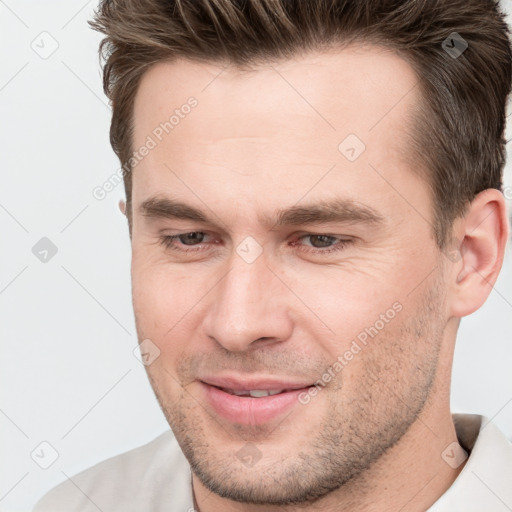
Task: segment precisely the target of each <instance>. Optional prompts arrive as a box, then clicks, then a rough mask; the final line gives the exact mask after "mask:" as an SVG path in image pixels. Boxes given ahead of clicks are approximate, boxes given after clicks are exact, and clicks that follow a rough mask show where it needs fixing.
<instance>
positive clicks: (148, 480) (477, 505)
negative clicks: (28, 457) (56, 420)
mask: <svg viewBox="0 0 512 512" xmlns="http://www.w3.org/2000/svg"><path fill="white" fill-rule="evenodd" d="M453 418H454V423H455V428H456V431H457V437H458V439H459V442H460V443H461V445H462V446H463V447H464V448H465V449H466V451H467V452H468V453H470V455H469V459H468V460H467V462H466V464H465V466H464V468H463V469H462V471H461V472H460V474H459V476H458V477H457V479H456V480H455V482H454V483H453V484H452V486H451V487H450V488H449V489H448V491H447V492H446V493H445V494H443V495H442V496H441V497H440V498H439V499H438V500H437V501H436V502H435V503H434V505H432V507H430V508H429V509H428V512H507V511H508V512H510V511H512V444H511V443H510V442H509V441H508V440H507V438H506V437H505V436H504V435H503V434H502V433H501V432H500V431H499V430H498V429H497V427H496V426H495V425H493V424H492V423H490V422H489V421H488V420H487V419H486V418H484V417H483V416H477V415H469V414H454V415H453ZM439 456H441V455H439ZM98 510H101V511H102V512H132V511H133V512H193V511H194V501H193V497H192V488H191V470H190V465H189V463H188V461H187V459H186V458H185V456H184V455H183V452H182V451H181V449H180V447H179V445H178V443H177V441H176V439H175V438H174V436H173V434H172V432H171V431H170V430H168V431H166V432H164V433H163V434H161V435H160V436H158V437H157V438H156V439H154V440H153V441H151V442H150V443H148V444H146V445H144V446H141V447H139V448H136V449H134V450H130V451H128V452H126V453H123V454H121V455H118V456H116V457H112V458H111V459H108V460H105V461H103V462H100V463H99V464H96V465H95V466H93V467H92V468H89V469H87V470H85V471H83V472H81V473H79V474H78V475H76V476H73V477H72V478H70V479H68V480H66V481H65V482H63V483H61V484H60V485H58V486H57V487H55V488H54V489H52V490H51V491H50V492H49V493H48V494H46V495H45V496H44V497H43V498H42V499H41V500H40V501H39V502H38V503H37V505H36V507H35V508H34V511H33V512H98Z"/></svg>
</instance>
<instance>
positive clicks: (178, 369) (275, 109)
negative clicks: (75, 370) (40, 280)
mask: <svg viewBox="0 0 512 512" xmlns="http://www.w3.org/2000/svg"><path fill="white" fill-rule="evenodd" d="M92 25H93V27H94V28H95V29H97V30H100V31H102V32H103V33H104V34H105V35H106V38H105V39H104V42H103V44H102V51H103V55H104V57H105V59H106V64H105V69H104V73H105V74H104V86H105V91H106V93H107V95H108V96H109V98H110V99H111V101H112V106H113V119H112V128H111V142H112V145H113V148H114V150H115V151H116V153H117V155H118V156H119V158H120V161H121V164H122V169H123V176H124V181H125V190H126V204H124V203H122V204H121V208H122V211H123V213H125V214H126V216H127V219H128V224H129V232H130V238H131V243H132V289H133V304H134V311H135V318H136V324H137V333H138V339H139V341H140V344H141V351H142V354H143V355H142V357H143V358H144V361H145V363H146V365H147V366H146V368H147V371H148V376H149V379H150V381H151V384H152V386H153V389H154V391H155V394H156V396H157V398H158V400H159V403H160V405H161V407H162V410H163V412H164V414H165V416H166V418H167V420H168V422H169V425H170V427H171V429H172V433H173V434H171V431H169V432H167V433H165V434H163V435H162V436H160V437H159V438H157V439H156V440H154V441H153V442H152V443H150V444H148V445H147V446H144V447H141V448H138V449H136V450H133V451H131V452H128V453H126V454H123V455H120V456H118V457H114V458H113V459H110V460H108V461H106V462H103V463H101V464H99V465H97V466H95V467H94V468H92V469H89V470H86V471H85V472H83V473H81V474H80V475H77V476H76V477H74V478H73V479H72V482H71V481H68V482H66V483H64V484H62V485H61V486H59V487H57V488H56V490H54V491H52V492H51V493H49V494H48V495H47V496H46V497H44V498H43V499H42V500H41V502H40V503H39V505H38V506H36V511H38V512H41V511H50V510H51V511H57V510H65V511H67V512H69V511H75V510H76V511H89V510H98V509H99V510H102V511H103V512H110V511H114V510H115V511H121V510H122V511H127V510H137V511H142V510H147V511H150V510H151V511H164V510H165V511H186V510H189V511H192V510H199V511H201V512H213V511H277V510H279V511H288V510H290V511H291V510H308V511H317V510H322V511H340V510H350V511H374V510H375V511H377V510H378V511H382V510H390V511H398V510H400V511H423V510H431V511H452V512H453V511H465V512H467V511H482V510H492V511H501V510H511V509H512V485H511V483H512V447H511V446H510V443H509V442H508V441H507V439H506V438H505V437H504V436H503V434H501V433H500V432H499V431H498V430H497V428H496V427H495V426H494V425H493V424H492V423H489V422H488V420H486V419H485V418H482V417H481V416H472V415H454V416H452V415H451V413H450V404H449V396H450V373H451V366H452V356H453V350H454V344H455V338H456V333H457V329H458V326H459V322H460V319H461V318H462V317H464V316H466V315H469V314H470V313H472V312H474V311H475V310H476V309H478V308H479V307H480V306H481V305H482V304H483V303H484V302H485V300H486V298H487V296H488V295H489V293H490V291H491V289H492V286H493V284H494V283H495V281H496V278H497V276H498V273H499V270H500V268H501V265H502V260H503V254H504V251H505V245H506V241H507V236H508V224H507V216H506V208H505V201H504V198H503V194H502V193H501V191H500V189H501V186H502V182H501V173H502V169H503V165H504V144H505V141H504V139H503V131H504V123H505V104H506V100H507V96H508V94H509V91H510V81H511V69H512V68H511V55H512V52H511V47H510V42H509V37H508V36H509V34H508V29H507V27H506V25H505V23H504V17H503V15H502V13H501V12H500V10H499V8H498V6H497V5H496V4H495V2H494V1H492V0H463V1H462V0H450V1H448V0H428V1H427V0H409V1H403V0H401V1H392V0H387V1H385V0H364V1H361V0H359V1H357V2H356V1H354V0H300V1H299V0H295V1H293V0H247V1H240V0H175V1H171V0H139V1H135V0H115V1H110V2H109V1H104V2H102V3H101V5H100V8H99V11H98V13H97V15H96V18H95V20H94V22H93V23H92ZM468 456H469V458H468Z"/></svg>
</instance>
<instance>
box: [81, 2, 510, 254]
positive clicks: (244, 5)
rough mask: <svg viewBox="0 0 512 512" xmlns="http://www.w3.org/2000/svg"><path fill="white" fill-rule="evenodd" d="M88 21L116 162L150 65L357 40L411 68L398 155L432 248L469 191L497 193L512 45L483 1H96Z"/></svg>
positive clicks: (246, 61)
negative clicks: (428, 196)
mask: <svg viewBox="0 0 512 512" xmlns="http://www.w3.org/2000/svg"><path fill="white" fill-rule="evenodd" d="M90 25H91V26H92V27H93V28H94V29H95V30H98V31H100V32H102V33H103V34H105V36H106V37H105V38H104V39H103V40H102V42H101V45H100V56H101V57H102V59H103V60H104V63H105V64H104V69H103V71H104V74H103V87H104V91H105V94H106V95H107V96H108V98H109V99H110V100H111V103H112V108H113V114H112V124H111V128H110V141H111V144H112V147H113V149H114V151H115V153H116V154H117V156H118V157H119V159H120V161H121V164H122V165H124V164H125V163H126V162H128V161H129V159H130V157H131V155H132V153H133V147H132V136H133V105H134V98H135V94H136V92H137V87H138V84H139V83H140V79H141V77H142V75H143V74H144V72H145V71H147V70H148V68H149V67H150V66H151V65H153V64H155V63H157V62H161V61H168V60H172V59H173V58H177V57H184V58H188V59H191V60H198V61H209V62H212V61H214V62H227V63H232V64H234V65H236V66H238V67H240V68H243V67H244V66H250V65H254V64H256V63H258V62H265V61H269V60H275V59H280V58H283V59H286V58H290V57H293V56H295V55H297V54H298V53H300V52H303V51H307V50H316V49H322V48H326V47H333V46H341V45H345V44H347V43H349V42H353V41H363V42H368V43H374V44H377V45H382V46H386V47H388V48H392V49H393V50H394V51H396V52H397V53H398V55H400V56H401V57H402V58H404V59H405V60H406V61H407V62H408V63H409V64H410V65H411V66H412V67H413V69H414V70H415V72H416V74H417V75H418V79H419V89H420V91H421V98H422V101H421V105H419V106H418V108H417V109H416V112H415V113H414V121H415V128H414V130H413V133H411V134H410V141H409V147H410V148H412V152H411V154H412V155H413V156H412V157H411V159H410V161H411V162H414V161H415V162H416V164H415V166H414V167H415V168H416V170H418V172H421V173H422V174H425V172H427V176H426V181H427V183H428V184H429V185H430V187H431V189H432V193H433V199H434V212H433V216H434V233H435V236H436V240H437V243H438V245H439V246H440V247H443V245H445V243H446V242H447V240H448V237H449V232H450V228H451V225H452V223H453V221H454V220H455V219H456V218H457V217H458V216H460V215H463V214H464V211H465V209H466V207H467V205H468V203H469V202H470V201H471V200H472V199H473V198H474V197H475V195H476V194H478V193H479V192H481V191H482V190H485V189H488V188H495V189H499V190H501V189H502V171H503V167H504V164H505V144H506V141H505V139H504V128H505V120H506V115H505V111H506V103H507V96H508V94H509V92H510V86H511V60H512V50H511V45H510V39H509V28H508V26H507V24H506V22H505V16H504V14H503V12H502V11H501V10H500V7H499V5H498V2H497V1H495V0H101V1H100V4H99V7H98V10H97V12H96V13H95V17H94V19H93V20H92V21H91V22H90ZM458 42H459V43H458ZM466 44H467V48H465V45H466ZM450 49H452V51H450ZM461 52H463V53H461ZM421 169H422V170H421ZM131 174H132V173H131V172H126V173H124V183H125V191H126V202H127V216H128V221H129V225H130V231H131V190H132V177H131Z"/></svg>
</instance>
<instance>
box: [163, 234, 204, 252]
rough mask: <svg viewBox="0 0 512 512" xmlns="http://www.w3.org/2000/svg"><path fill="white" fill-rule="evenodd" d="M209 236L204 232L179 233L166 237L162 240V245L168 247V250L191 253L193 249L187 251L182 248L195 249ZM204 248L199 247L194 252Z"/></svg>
mask: <svg viewBox="0 0 512 512" xmlns="http://www.w3.org/2000/svg"><path fill="white" fill-rule="evenodd" d="M207 236H208V235H207V234H206V233H204V232H202V231H190V232H188V233H179V234H177V235H165V236H162V237H161V238H160V243H161V244H162V245H164V246H165V247H167V248H168V249H173V250H176V251H189V252H190V250H191V249H186V248H183V247H180V245H182V246H188V247H194V246H197V245H199V244H201V243H202V242H204V241H205V237H207ZM199 249H202V247H198V248H196V249H192V250H199Z"/></svg>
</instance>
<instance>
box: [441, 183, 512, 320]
mask: <svg viewBox="0 0 512 512" xmlns="http://www.w3.org/2000/svg"><path fill="white" fill-rule="evenodd" d="M454 233H455V236H456V238H454V239H453V240H452V247H451V249H452V250H451V251H450V254H451V255H452V257H449V259H450V260H451V261H452V262H454V265H453V267H452V268H451V271H450V272H449V273H448V275H449V279H450V280H451V286H450V292H449V295H450V297H449V299H450V314H451V316H455V317H463V316H466V315H469V314H471V313H473V312H474V311H476V310H477V309H478V308H480V307H481V306H482V305H483V304H484V302H485V301H486V300H487V297H488V296H489V294H490V292H491V290H492V287H493V286H494V283H495V282H496V279H497V278H498V274H499V272H500V270H501V266H502V264H503V257H504V253H505V246H506V244H507V239H508V233H509V225H508V218H507V208H506V203H505V199H504V197H503V194H502V193H501V192H500V191H499V190H496V189H487V190H484V191H483V192H480V193H479V194H478V195H477V196H476V197H475V199H474V200H473V201H472V202H471V204H470V206H469V208H468V210H467V213H466V215H464V217H463V218H461V219H459V221H457V222H456V227H455V229H454ZM453 242H455V244H453ZM454 254H458V255H459V257H458V258H453V255H454Z"/></svg>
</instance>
